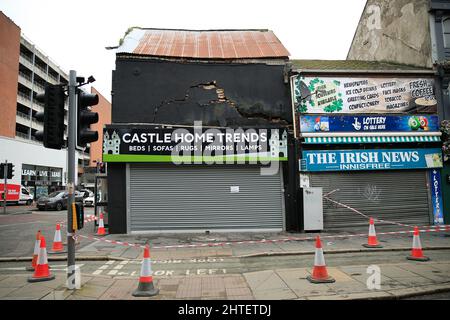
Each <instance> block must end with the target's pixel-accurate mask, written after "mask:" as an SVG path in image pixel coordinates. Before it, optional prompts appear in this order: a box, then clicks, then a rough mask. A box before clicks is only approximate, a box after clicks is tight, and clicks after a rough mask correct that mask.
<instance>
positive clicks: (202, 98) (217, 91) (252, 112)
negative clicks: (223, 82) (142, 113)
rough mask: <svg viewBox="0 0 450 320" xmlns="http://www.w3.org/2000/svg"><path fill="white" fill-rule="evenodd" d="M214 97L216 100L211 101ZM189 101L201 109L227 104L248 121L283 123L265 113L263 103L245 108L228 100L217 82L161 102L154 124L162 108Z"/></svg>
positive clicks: (278, 118) (202, 84)
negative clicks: (258, 120)
mask: <svg viewBox="0 0 450 320" xmlns="http://www.w3.org/2000/svg"><path fill="white" fill-rule="evenodd" d="M196 89H199V90H196ZM212 90H214V91H213V92H214V93H213V92H211V93H209V92H208V91H212ZM213 96H214V98H215V99H211V98H212V97H213ZM191 98H193V99H191ZM189 101H190V102H193V103H196V104H197V105H199V106H200V107H211V106H214V105H217V104H225V105H227V106H230V107H232V108H234V109H235V110H236V111H237V112H238V113H239V115H240V116H241V117H243V118H248V119H258V118H260V119H264V120H268V121H270V122H276V123H283V120H282V119H281V117H274V116H273V115H272V114H270V112H269V113H265V112H263V111H264V105H262V104H261V103H254V104H252V105H250V106H248V105H245V107H244V105H240V104H238V103H236V102H235V101H234V100H232V99H230V98H228V97H227V96H226V95H225V89H223V88H221V87H219V86H218V85H217V82H216V81H215V80H213V81H210V82H206V83H199V84H196V85H192V86H190V87H189V88H188V89H187V90H186V91H185V94H184V97H183V98H179V99H177V98H174V99H168V100H164V101H163V102H161V104H159V105H158V106H157V107H155V108H154V113H153V122H156V117H157V113H158V111H159V110H161V108H164V107H166V106H168V105H170V104H176V103H184V102H189ZM285 124H287V123H285Z"/></svg>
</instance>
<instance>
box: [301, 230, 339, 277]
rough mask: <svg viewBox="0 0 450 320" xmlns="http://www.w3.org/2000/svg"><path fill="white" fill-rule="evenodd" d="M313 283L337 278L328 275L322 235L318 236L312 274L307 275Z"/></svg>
mask: <svg viewBox="0 0 450 320" xmlns="http://www.w3.org/2000/svg"><path fill="white" fill-rule="evenodd" d="M306 279H308V281H309V282H312V283H331V282H335V281H336V280H335V279H334V278H333V277H331V276H329V275H328V272H327V266H326V265H325V257H324V256H323V249H322V243H321V242H320V237H319V236H317V238H316V253H315V256H314V268H313V272H312V275H309V276H307V277H306Z"/></svg>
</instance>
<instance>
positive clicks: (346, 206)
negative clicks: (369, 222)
mask: <svg viewBox="0 0 450 320" xmlns="http://www.w3.org/2000/svg"><path fill="white" fill-rule="evenodd" d="M337 190H339V189H336V190H333V191H332V192H334V191H337ZM328 194H330V193H328ZM328 194H326V195H324V196H322V197H323V198H324V199H326V200H328V201H330V202H333V203H335V204H337V205H339V206H341V207H344V208H347V209H349V210H351V211H353V212H356V213H357V214H359V215H361V216H363V217H365V218H367V219H370V218H371V217H369V216H367V215H365V214H364V213H362V212H361V211H358V210H356V209H355V208H352V207H350V206H348V205H346V204H343V203H340V202H338V201H335V200H332V199H330V198H328V197H327V195H328ZM373 220H374V221H378V222H385V223H389V224H396V225H399V226H402V227H408V228H413V227H414V226H410V225H407V224H404V223H399V222H394V221H388V220H382V219H377V218H373Z"/></svg>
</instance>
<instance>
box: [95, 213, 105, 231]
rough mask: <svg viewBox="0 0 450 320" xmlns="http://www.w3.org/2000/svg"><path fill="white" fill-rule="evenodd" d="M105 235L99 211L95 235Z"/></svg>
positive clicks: (101, 214)
mask: <svg viewBox="0 0 450 320" xmlns="http://www.w3.org/2000/svg"><path fill="white" fill-rule="evenodd" d="M104 235H106V232H105V225H104V223H103V213H100V219H99V221H98V228H97V236H104Z"/></svg>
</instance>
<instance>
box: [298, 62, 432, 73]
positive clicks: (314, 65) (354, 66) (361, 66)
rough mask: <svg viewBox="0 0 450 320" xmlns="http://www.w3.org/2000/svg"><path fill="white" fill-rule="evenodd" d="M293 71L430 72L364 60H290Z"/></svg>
mask: <svg viewBox="0 0 450 320" xmlns="http://www.w3.org/2000/svg"><path fill="white" fill-rule="evenodd" d="M290 62H291V63H292V66H293V69H294V70H329V71H336V70H354V71H357V70H384V71H396V70H405V71H406V70H411V71H417V70H431V69H427V68H422V67H415V66H410V65H405V64H396V63H391V62H382V61H365V60H290Z"/></svg>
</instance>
